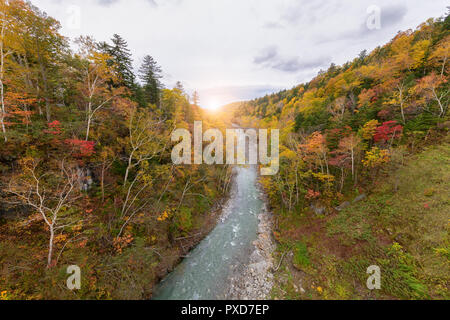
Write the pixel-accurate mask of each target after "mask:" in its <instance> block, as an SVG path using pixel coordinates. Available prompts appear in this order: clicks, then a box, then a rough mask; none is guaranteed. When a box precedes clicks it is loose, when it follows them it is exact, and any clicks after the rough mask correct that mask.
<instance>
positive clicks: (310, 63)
mask: <svg viewBox="0 0 450 320" xmlns="http://www.w3.org/2000/svg"><path fill="white" fill-rule="evenodd" d="M330 61H331V59H330V58H329V57H323V56H318V57H310V58H300V57H284V56H281V55H280V54H279V53H278V49H277V47H275V46H269V47H266V48H264V49H263V50H261V52H260V53H259V54H258V55H257V56H256V57H254V58H253V63H254V64H256V65H261V66H263V67H266V68H271V69H275V70H279V71H283V72H297V71H300V70H303V69H313V68H318V67H322V66H324V65H326V64H327V63H329V62H330Z"/></svg>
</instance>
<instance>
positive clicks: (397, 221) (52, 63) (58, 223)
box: [0, 0, 450, 300]
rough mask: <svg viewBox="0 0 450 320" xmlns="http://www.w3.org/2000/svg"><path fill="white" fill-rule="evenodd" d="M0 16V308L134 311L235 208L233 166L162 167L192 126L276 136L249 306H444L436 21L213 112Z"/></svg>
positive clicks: (446, 27)
mask: <svg viewBox="0 0 450 320" xmlns="http://www.w3.org/2000/svg"><path fill="white" fill-rule="evenodd" d="M0 14H1V16H0V19H1V20H0V99H1V101H0V102H1V109H0V127H1V129H0V293H1V297H0V300H21V299H27V300H28V299H31V300H42V299H100V300H106V299H132V300H138V299H151V298H152V296H153V293H154V290H155V288H156V287H157V285H158V283H159V282H160V281H161V280H162V279H164V277H166V276H167V274H169V273H170V272H171V271H172V270H174V268H175V267H176V266H177V265H178V264H179V263H180V261H182V260H183V259H184V258H186V257H187V256H188V255H189V253H190V252H191V250H192V249H194V248H195V247H196V246H197V245H198V244H199V243H200V242H201V241H202V239H204V238H205V237H206V236H207V235H208V234H209V233H210V232H211V231H212V230H213V229H214V228H215V226H216V224H217V223H218V220H219V218H220V217H221V210H222V209H223V207H224V206H225V203H226V202H227V199H228V198H229V197H231V196H232V194H233V192H234V191H233V190H234V187H233V185H234V183H235V182H234V181H235V176H236V171H235V168H234V167H233V166H232V165H207V164H201V165H194V164H193V165H175V164H173V161H172V158H171V152H172V148H173V147H174V145H175V143H174V141H173V140H172V139H171V134H172V132H173V131H174V130H175V129H177V128H184V129H188V130H190V131H192V130H193V126H194V121H202V123H203V130H207V129H208V128H218V129H220V130H222V131H224V130H226V129H227V128H230V127H231V126H232V125H234V126H237V125H239V126H241V127H243V128H261V129H268V130H269V131H270V130H273V129H279V130H280V145H279V149H280V150H279V160H278V161H279V166H280V169H279V172H278V173H277V174H276V175H272V176H258V180H257V181H258V186H259V187H260V191H261V194H262V196H261V197H262V199H263V201H264V203H265V205H266V206H267V208H268V210H270V221H271V222H270V228H269V233H270V234H269V237H270V238H271V241H272V242H273V250H272V252H271V254H270V255H271V257H270V259H271V261H273V262H271V263H273V266H272V267H271V268H269V269H270V270H269V271H270V273H271V275H270V278H271V280H270V281H271V282H270V283H271V288H270V293H269V294H268V296H261V297H258V298H260V299H289V300H295V299H313V300H315V299H358V300H359V299H444V300H446V299H449V294H448V292H449V284H450V272H449V258H450V247H449V245H450V216H449V212H450V208H449V192H448V190H449V182H450V176H449V172H450V170H449V169H450V161H449V160H450V144H449V143H450V141H449V139H448V131H449V129H450V118H449V112H448V106H449V98H450V95H449V90H450V88H449V61H448V59H449V54H450V17H449V16H448V14H444V15H443V17H437V18H430V19H429V20H427V21H425V22H423V23H422V24H420V25H419V26H417V27H416V28H414V29H409V30H405V31H401V32H398V33H397V34H393V35H392V40H391V41H390V42H388V43H386V44H385V45H383V46H379V47H377V48H376V49H375V50H373V51H371V52H367V51H362V52H361V53H360V54H359V56H357V57H355V58H354V59H353V60H352V61H349V62H347V63H344V64H343V65H336V64H333V63H332V64H331V65H330V66H329V68H328V69H327V70H322V71H320V72H319V74H317V75H316V76H315V77H314V78H313V79H312V80H311V81H309V82H306V83H302V84H299V85H297V86H295V87H293V88H291V89H286V90H283V91H280V92H277V93H274V94H268V95H265V96H263V97H260V98H256V99H253V100H249V101H241V102H235V103H232V104H229V105H226V106H223V107H221V109H220V110H217V111H214V112H213V111H210V110H205V109H203V108H201V107H200V106H199V99H201V97H199V96H198V94H197V92H194V93H193V94H189V93H188V90H186V89H185V88H184V87H183V84H182V83H181V82H177V84H176V86H175V87H173V88H167V87H166V86H165V85H164V84H163V81H162V79H163V70H162V68H161V67H160V66H159V64H158V62H157V61H156V60H155V59H154V58H153V57H152V55H151V54H152V53H151V52H149V53H148V54H147V55H146V56H145V58H144V59H143V61H142V64H141V65H140V67H139V69H138V70H135V68H134V67H133V63H134V57H133V52H132V51H131V50H130V48H129V46H128V44H127V40H126V39H124V38H123V37H122V36H120V35H118V34H111V36H110V40H109V41H106V42H102V41H97V40H96V39H94V38H93V37H91V36H81V37H78V38H76V39H69V38H67V37H65V36H63V35H62V33H61V31H60V29H61V24H60V22H59V21H57V20H56V19H54V18H52V17H51V16H49V15H47V14H46V13H44V12H43V11H41V10H40V9H39V8H37V7H35V6H33V5H32V4H31V3H30V2H26V1H22V0H14V1H5V0H0ZM411 27H413V26H411ZM205 145H206V144H205ZM238 189H239V188H238ZM69 265H77V266H79V267H80V268H81V270H82V275H83V278H82V285H81V288H80V289H79V290H68V289H67V287H66V279H67V276H68V274H67V272H66V270H67V266H69ZM371 265H378V266H380V268H381V270H382V279H383V280H382V281H383V282H382V286H381V289H379V290H371V289H370V288H368V287H366V280H367V276H368V275H367V272H366V269H367V268H368V267H369V266H371ZM272 279H273V280H272Z"/></svg>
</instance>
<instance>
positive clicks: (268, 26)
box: [263, 21, 285, 29]
mask: <svg viewBox="0 0 450 320" xmlns="http://www.w3.org/2000/svg"><path fill="white" fill-rule="evenodd" d="M263 28H266V29H284V28H285V26H284V25H282V24H281V23H279V22H273V21H267V22H266V23H264V25H263Z"/></svg>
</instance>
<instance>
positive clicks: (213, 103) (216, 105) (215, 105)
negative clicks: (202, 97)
mask: <svg viewBox="0 0 450 320" xmlns="http://www.w3.org/2000/svg"><path fill="white" fill-rule="evenodd" d="M221 106H222V105H221V104H220V102H219V101H217V100H216V99H212V100H210V101H208V103H207V104H206V105H205V108H206V109H208V110H210V111H217V110H219V109H220V107H221Z"/></svg>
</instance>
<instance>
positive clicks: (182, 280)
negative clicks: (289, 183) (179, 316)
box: [153, 166, 264, 300]
mask: <svg viewBox="0 0 450 320" xmlns="http://www.w3.org/2000/svg"><path fill="white" fill-rule="evenodd" d="M234 170H235V177H234V179H233V183H232V189H231V194H230V198H229V200H228V201H227V203H226V205H225V206H224V209H223V212H222V215H221V218H220V220H219V222H218V223H217V226H216V227H215V228H214V229H213V231H211V233H210V234H209V235H208V236H207V237H206V238H205V239H204V240H203V241H201V242H200V243H199V245H198V246H197V247H196V248H195V249H194V250H192V251H191V252H190V253H189V255H188V257H187V258H185V259H184V260H183V261H182V262H181V263H180V264H179V265H178V266H177V267H176V268H175V270H174V271H173V272H172V273H170V274H169V275H168V276H167V277H166V278H165V279H163V280H162V281H161V283H160V284H159V286H158V287H157V288H156V290H155V293H154V296H153V299H156V300H216V299H227V298H229V297H228V292H229V285H230V281H229V279H230V278H231V277H233V276H235V275H234V274H233V273H236V270H239V269H240V268H239V266H245V265H246V264H248V263H249V256H250V254H251V253H252V251H253V249H254V245H253V242H254V241H255V240H256V239H257V238H258V215H259V214H260V213H261V211H262V208H263V205H264V204H263V201H262V199H261V197H260V192H259V190H258V188H257V177H258V176H257V170H256V166H236V167H235V168H234Z"/></svg>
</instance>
